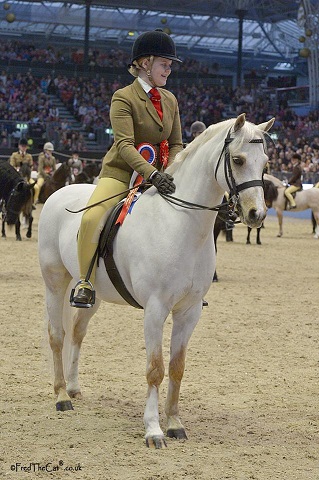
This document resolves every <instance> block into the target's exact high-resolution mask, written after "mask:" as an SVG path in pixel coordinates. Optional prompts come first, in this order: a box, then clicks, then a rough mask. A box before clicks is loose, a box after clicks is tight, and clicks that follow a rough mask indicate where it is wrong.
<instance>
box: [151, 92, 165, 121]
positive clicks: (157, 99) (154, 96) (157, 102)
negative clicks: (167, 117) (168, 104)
mask: <svg viewBox="0 0 319 480" xmlns="http://www.w3.org/2000/svg"><path fill="white" fill-rule="evenodd" d="M149 93H150V94H151V102H152V104H153V105H154V107H155V109H156V111H157V113H158V116H159V117H160V119H161V120H162V119H163V111H162V105H161V94H160V93H159V91H158V90H157V89H156V88H151V90H150V92H149Z"/></svg>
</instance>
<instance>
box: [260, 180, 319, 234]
mask: <svg viewBox="0 0 319 480" xmlns="http://www.w3.org/2000/svg"><path fill="white" fill-rule="evenodd" d="M264 178H265V179H266V180H269V181H271V182H272V183H273V184H274V185H275V187H276V188H277V192H278V196H277V198H275V199H274V200H273V202H272V208H274V209H275V210H276V213H277V218H278V224H279V233H278V235H277V237H282V236H283V228H282V221H283V212H284V211H285V205H286V202H287V199H286V197H285V189H286V186H285V185H284V184H283V183H282V182H281V180H279V178H277V177H274V176H273V175H269V174H265V175H264ZM295 201H296V207H297V208H296V209H295V210H293V211H294V212H301V211H303V210H307V209H308V208H310V209H311V210H312V213H313V216H314V218H315V220H316V223H317V226H316V233H315V236H314V238H318V236H319V188H308V189H307V190H301V191H299V192H297V193H296V198H295Z"/></svg>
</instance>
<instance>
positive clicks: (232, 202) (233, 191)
mask: <svg viewBox="0 0 319 480" xmlns="http://www.w3.org/2000/svg"><path fill="white" fill-rule="evenodd" d="M230 132H231V129H229V131H228V134H227V137H226V138H225V141H224V146H223V148H222V151H221V152H220V155H219V158H218V161H217V164H216V168H215V179H216V180H217V172H218V169H219V168H220V165H221V160H222V158H223V154H224V157H225V161H224V174H225V179H226V182H227V185H228V189H229V200H228V201H227V202H223V203H221V204H219V205H215V206H214V207H206V206H205V205H199V204H197V203H191V202H187V201H186V200H182V199H180V198H177V197H173V196H171V195H166V194H162V193H161V194H160V195H161V197H163V198H164V199H165V200H167V201H168V202H170V203H173V204H175V205H179V206H181V207H184V208H188V209H193V210H213V211H217V212H219V216H221V217H222V219H223V220H225V221H226V220H229V219H230V220H232V219H231V217H232V216H234V211H235V209H236V207H237V205H239V193H240V192H242V191H243V190H246V189H247V188H251V187H263V186H264V181H263V178H261V179H260V180H259V179H256V180H250V181H248V182H243V183H240V184H238V185H237V184H236V181H235V179H234V175H233V171H232V167H231V162H230V152H229V144H230V143H231V142H232V141H233V140H234V138H232V137H231V133H230ZM265 133H266V132H265ZM270 138H271V137H270ZM248 143H264V139H262V138H255V139H253V140H250V141H249V142H248Z"/></svg>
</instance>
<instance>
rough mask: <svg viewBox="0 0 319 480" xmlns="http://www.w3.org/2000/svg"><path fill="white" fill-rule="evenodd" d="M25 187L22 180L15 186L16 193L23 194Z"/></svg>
mask: <svg viewBox="0 0 319 480" xmlns="http://www.w3.org/2000/svg"><path fill="white" fill-rule="evenodd" d="M25 186H26V183H25V182H24V181H23V180H22V181H21V182H19V183H18V185H17V186H16V191H17V192H19V193H20V192H23V190H25Z"/></svg>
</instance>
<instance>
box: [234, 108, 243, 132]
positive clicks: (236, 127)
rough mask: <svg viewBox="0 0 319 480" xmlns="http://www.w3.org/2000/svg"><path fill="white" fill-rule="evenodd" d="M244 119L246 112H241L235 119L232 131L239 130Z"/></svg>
mask: <svg viewBox="0 0 319 480" xmlns="http://www.w3.org/2000/svg"><path fill="white" fill-rule="evenodd" d="M245 121H246V113H241V114H240V115H239V116H238V117H237V119H236V122H235V125H234V132H237V130H240V129H241V128H243V126H244V124H245Z"/></svg>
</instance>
